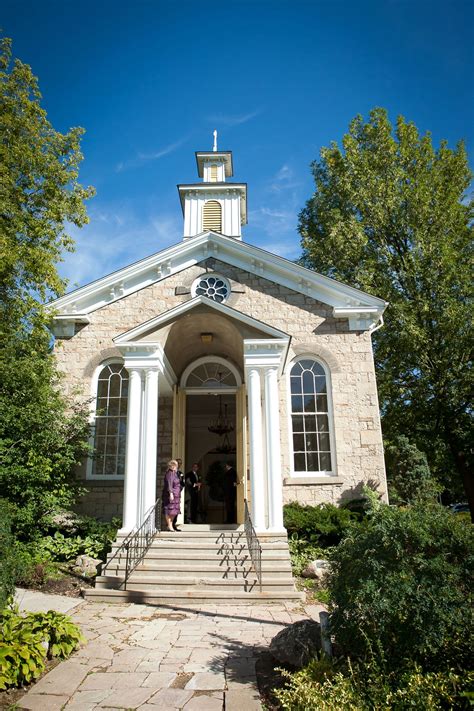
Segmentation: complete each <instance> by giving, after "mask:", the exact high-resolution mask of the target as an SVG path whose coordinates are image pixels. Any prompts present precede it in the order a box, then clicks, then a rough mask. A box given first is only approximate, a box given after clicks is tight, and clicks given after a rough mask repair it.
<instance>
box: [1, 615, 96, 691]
mask: <svg viewBox="0 0 474 711" xmlns="http://www.w3.org/2000/svg"><path fill="white" fill-rule="evenodd" d="M0 627H1V629H2V638H1V640H0V689H6V688H8V687H10V686H22V685H23V684H29V683H31V682H32V681H34V680H35V679H37V678H38V677H39V676H40V675H41V674H42V672H43V671H44V668H45V657H46V656H48V657H49V658H52V657H60V658H66V657H68V656H69V655H70V654H71V652H73V651H74V650H75V649H76V647H77V646H78V645H79V643H80V642H81V641H82V639H83V638H82V635H81V633H80V630H79V628H78V627H77V626H76V625H75V624H74V623H73V622H72V620H71V619H70V618H69V617H67V616H66V615H63V614H62V613H60V612H54V611H52V610H50V611H49V612H46V613H44V612H34V613H27V614H25V615H21V614H20V613H19V611H18V607H17V606H16V605H12V606H11V607H9V608H6V609H5V610H4V611H3V612H2V613H1V614H0Z"/></svg>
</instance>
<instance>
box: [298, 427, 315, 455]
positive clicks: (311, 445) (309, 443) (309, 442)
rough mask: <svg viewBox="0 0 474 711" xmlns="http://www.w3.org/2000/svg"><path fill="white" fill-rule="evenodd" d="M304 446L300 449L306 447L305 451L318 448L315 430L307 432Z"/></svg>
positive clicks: (313, 450)
mask: <svg viewBox="0 0 474 711" xmlns="http://www.w3.org/2000/svg"><path fill="white" fill-rule="evenodd" d="M305 441H306V447H305V448H303V447H302V448H301V449H306V451H307V452H311V451H312V452H316V451H317V449H318V435H317V434H316V432H308V433H307V434H306V439H305Z"/></svg>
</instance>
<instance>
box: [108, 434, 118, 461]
mask: <svg viewBox="0 0 474 711" xmlns="http://www.w3.org/2000/svg"><path fill="white" fill-rule="evenodd" d="M117 445H118V438H117V437H107V443H106V450H105V454H106V456H109V457H115V455H116V454H117Z"/></svg>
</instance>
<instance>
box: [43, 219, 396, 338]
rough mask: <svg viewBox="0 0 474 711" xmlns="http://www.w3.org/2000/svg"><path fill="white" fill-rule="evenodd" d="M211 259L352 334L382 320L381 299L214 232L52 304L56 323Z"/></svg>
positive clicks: (125, 268)
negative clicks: (306, 301)
mask: <svg viewBox="0 0 474 711" xmlns="http://www.w3.org/2000/svg"><path fill="white" fill-rule="evenodd" d="M209 257H214V258H216V259H219V260H220V261H222V262H225V263H227V264H229V265H231V266H234V267H237V268H240V269H243V270H245V271H248V272H250V273H252V274H255V275H257V276H261V277H263V278H265V279H267V280H269V281H272V282H275V283H277V284H279V285H282V286H286V287H288V288H289V289H292V290H293V291H296V292H298V293H302V294H305V295H307V296H310V297H311V298H313V299H315V300H318V301H320V302H322V303H324V304H327V305H328V306H331V307H332V310H333V316H334V317H335V318H341V319H349V324H350V328H354V329H359V330H360V329H361V330H364V329H368V328H373V326H374V325H375V324H376V323H377V322H378V321H379V320H380V319H381V317H382V314H383V312H384V310H385V308H386V306H387V304H386V302H385V301H383V299H379V298H378V297H375V296H371V295H370V294H366V293H365V292H362V291H360V290H358V289H355V288H353V287H351V286H348V285H347V284H342V283H341V282H338V281H336V280H334V279H330V278H329V277H326V276H323V275H322V274H318V273H317V272H314V271H312V270H310V269H306V268H305V267H302V266H300V265H298V264H295V263H294V262H290V261H289V260H287V259H284V258H283V257H279V256H277V255H275V254H272V253H271V252H267V251H265V250H263V249H260V248H259V247H254V246H252V245H250V244H247V243H246V242H241V241H240V240H236V239H233V238H232V237H226V236H224V235H221V234H219V233H216V232H204V233H202V234H200V235H197V236H196V237H193V238H191V239H186V240H183V241H182V242H180V243H179V244H177V245H174V246H172V247H169V248H168V249H165V250H163V251H161V252H158V253H156V254H153V255H151V256H150V257H146V258H145V259H142V260H140V261H139V262H136V263H135V264H131V265H129V266H127V267H124V268H123V269H120V270H118V271H116V272H113V273H112V274H109V275H107V276H105V277H103V278H102V279H98V280H97V281H95V282H92V283H91V284H88V285H86V286H83V287H81V288H79V289H76V290H75V291H72V292H71V293H69V294H66V295H65V296H62V297H61V298H60V299H56V300H55V301H52V302H51V303H50V304H49V305H48V308H49V309H50V310H51V311H54V312H55V318H60V319H61V318H62V319H63V321H64V320H67V317H69V319H70V320H71V322H73V321H77V320H79V319H81V318H82V319H84V318H85V317H86V316H87V315H88V314H90V313H91V312H93V311H95V310H97V309H100V308H102V307H104V306H106V305H107V304H110V303H113V302H114V301H117V300H118V299H121V298H123V297H125V296H128V295H130V294H132V293H134V292H136V291H138V290H139V289H143V288H146V287H147V286H150V285H151V284H154V283H157V282H159V281H162V280H164V279H166V278H167V277H169V276H171V275H173V274H176V273H178V272H180V271H183V270H184V269H187V268H189V267H191V266H194V265H196V264H199V263H201V262H203V261H204V260H206V259H208V258H209Z"/></svg>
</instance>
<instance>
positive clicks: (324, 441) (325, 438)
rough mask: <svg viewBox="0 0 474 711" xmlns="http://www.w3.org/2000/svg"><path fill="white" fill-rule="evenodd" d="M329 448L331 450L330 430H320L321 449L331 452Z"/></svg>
mask: <svg viewBox="0 0 474 711" xmlns="http://www.w3.org/2000/svg"><path fill="white" fill-rule="evenodd" d="M329 450H330V445H329V432H320V433H319V451H320V452H329Z"/></svg>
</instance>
